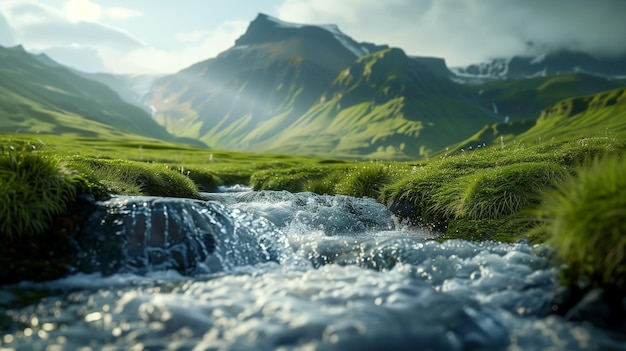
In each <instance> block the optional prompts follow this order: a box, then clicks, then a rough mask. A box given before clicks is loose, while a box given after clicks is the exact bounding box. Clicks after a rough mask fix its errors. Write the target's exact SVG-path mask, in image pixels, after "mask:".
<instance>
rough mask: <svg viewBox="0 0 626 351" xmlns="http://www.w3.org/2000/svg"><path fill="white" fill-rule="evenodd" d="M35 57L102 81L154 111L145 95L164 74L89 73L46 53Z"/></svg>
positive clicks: (47, 64) (134, 102) (147, 109)
mask: <svg viewBox="0 0 626 351" xmlns="http://www.w3.org/2000/svg"><path fill="white" fill-rule="evenodd" d="M34 58H35V59H37V61H39V62H41V63H43V64H44V65H46V66H50V67H55V68H59V67H61V68H65V69H68V70H70V71H71V72H72V73H74V74H76V75H78V76H80V77H83V78H85V79H89V80H93V81H96V82H98V83H102V84H104V85H106V86H107V87H109V88H110V89H111V90H113V91H114V92H116V93H117V94H118V95H119V96H120V98H122V100H124V101H126V102H128V103H129V104H132V105H135V106H137V107H140V108H141V109H143V110H145V111H146V112H149V113H150V114H152V112H153V111H152V110H151V109H150V108H149V107H148V106H147V105H146V104H144V102H143V100H144V97H145V96H146V95H147V94H148V93H149V92H150V89H152V84H153V83H154V81H155V80H156V79H158V78H160V77H161V76H162V75H156V74H111V73H87V72H83V71H79V70H77V69H75V68H70V67H67V66H65V65H62V64H60V63H58V62H57V61H55V60H53V59H51V58H50V56H48V54H46V53H40V54H37V55H34Z"/></svg>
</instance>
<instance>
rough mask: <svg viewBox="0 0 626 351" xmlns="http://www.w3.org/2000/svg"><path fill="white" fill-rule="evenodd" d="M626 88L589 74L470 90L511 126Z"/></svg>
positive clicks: (506, 83)
mask: <svg viewBox="0 0 626 351" xmlns="http://www.w3.org/2000/svg"><path fill="white" fill-rule="evenodd" d="M624 86H626V84H625V82H624V81H618V80H608V79H604V78H600V77H597V76H591V75H586V74H564V75H556V76H547V77H535V78H528V79H511V80H504V81H494V82H490V83H486V84H481V85H476V86H472V87H470V89H471V90H472V91H473V92H475V93H476V94H478V95H479V96H480V98H481V99H483V101H484V102H485V104H486V105H487V106H491V108H492V109H493V110H494V112H497V114H498V115H499V116H501V117H500V121H505V120H506V121H507V122H508V121H523V120H534V119H536V118H537V116H539V114H540V113H541V111H542V110H543V109H544V108H546V106H549V105H551V104H554V103H557V102H559V101H561V100H564V99H567V98H571V97H576V96H585V95H590V94H595V93H599V92H602V91H607V90H611V89H617V88H620V87H624ZM507 117H508V118H507Z"/></svg>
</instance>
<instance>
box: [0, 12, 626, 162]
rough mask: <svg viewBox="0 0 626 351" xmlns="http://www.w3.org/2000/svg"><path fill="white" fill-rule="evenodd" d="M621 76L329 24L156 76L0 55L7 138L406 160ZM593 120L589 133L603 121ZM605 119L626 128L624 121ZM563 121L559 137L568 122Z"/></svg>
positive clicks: (278, 31) (564, 61)
mask: <svg viewBox="0 0 626 351" xmlns="http://www.w3.org/2000/svg"><path fill="white" fill-rule="evenodd" d="M622 75H623V76H625V77H626V59H620V58H612V59H599V58H595V57H593V56H590V55H587V54H582V53H574V52H564V51H563V52H557V53H550V54H547V55H545V56H542V57H534V58H529V57H513V58H509V59H497V60H493V61H492V62H489V63H485V64H480V65H471V66H468V67H464V68H448V67H447V65H446V63H445V60H444V59H442V58H436V57H415V56H407V55H406V54H405V53H404V51H402V50H401V49H399V48H390V47H388V46H387V45H376V44H372V43H367V42H357V41H355V40H354V39H352V38H351V37H349V36H348V35H346V34H344V33H342V32H341V31H340V30H339V29H338V28H337V27H336V26H333V25H326V26H316V25H302V24H293V23H286V22H283V21H280V20H278V19H276V18H273V17H270V16H267V15H264V14H259V15H258V16H257V18H256V19H255V20H254V21H252V22H251V23H250V26H249V27H248V29H247V31H246V32H245V33H244V34H243V35H242V36H241V37H240V38H239V39H237V41H236V42H235V45H234V46H233V47H232V48H230V49H228V50H226V51H224V52H223V53H221V54H220V55H218V56H217V57H215V58H212V59H208V60H206V61H202V62H198V63H196V64H194V65H192V66H190V67H188V68H186V69H184V70H182V71H180V72H178V73H175V74H171V75H165V76H160V77H159V76H128V75H126V76H118V75H111V74H88V73H82V72H78V71H75V70H72V69H68V68H67V67H63V66H61V65H59V64H58V63H56V62H54V61H52V60H51V59H49V58H48V57H47V56H45V55H30V54H28V53H26V52H24V51H23V49H21V48H19V47H17V48H11V49H5V48H0V79H1V81H0V93H2V94H3V95H2V96H1V97H0V114H2V115H4V116H7V117H6V118H2V119H0V130H1V131H11V132H15V131H24V132H26V131H29V132H35V131H38V132H46V133H75V134H81V135H91V136H94V135H95V136H101V135H108V136H113V135H118V134H123V135H126V136H128V135H130V136H129V137H132V135H133V134H136V135H141V136H145V137H152V138H160V139H164V140H174V139H175V138H179V139H178V140H183V141H187V142H190V141H192V140H193V141H194V142H196V143H198V144H200V143H201V144H202V145H204V144H206V145H210V146H211V147H213V148H217V149H228V150H239V151H256V152H274V153H291V154H303V155H320V156H334V157H341V158H349V159H396V160H410V159H417V158H422V157H429V156H431V155H435V154H437V153H438V152H440V151H441V150H444V149H446V148H448V149H450V148H456V147H463V146H464V145H471V144H472V143H478V142H480V143H491V142H494V140H495V139H496V138H498V137H499V136H505V135H506V137H507V138H509V139H510V138H515V137H519V136H521V135H522V134H523V133H531V134H528V135H532V133H533V132H532V131H533V130H537V128H540V129H541V128H544V127H542V125H543V126H546V125H547V124H545V123H544V122H543V121H544V120H545V119H546V118H547V117H546V116H547V112H546V109H548V110H549V109H550V108H555V107H554V106H559V105H558V104H566V101H578V100H575V99H588V100H589V99H591V100H589V101H595V100H593V99H596V96H605V95H602V94H609V93H610V94H617V93H614V92H616V91H620V90H619V89H620V88H623V87H625V86H626V79H625V78H621V76H622ZM114 92H116V93H117V94H115V93H114ZM596 94H600V95H596ZM585 96H587V97H585ZM611 96H613V95H611ZM616 96H618V97H617V98H616V99H617V100H615V101H616V103H614V104H611V103H602V104H603V106H604V105H607V108H609V110H610V111H612V113H613V114H615V115H606V116H604V117H602V118H601V119H598V120H602V121H605V120H607V119H611V118H615V119H618V118H622V119H623V117H625V116H624V114H625V113H626V111H624V110H623V109H621V108H617V107H616V106H622V103H621V102H622V101H623V94H622V95H619V94H617V95H616ZM572 99H574V100H572ZM597 99H600V100H602V99H605V98H597ZM605 100H606V99H605ZM609 100H610V99H609ZM609 100H607V101H609ZM585 101H587V100H585ZM602 101H604V100H602ZM611 101H613V100H610V101H609V102H611ZM617 102H619V103H617ZM555 104H556V105H555ZM577 104H579V103H577ZM591 105H593V106H596V105H594V104H591ZM591 105H589V106H591ZM549 106H552V107H549ZM576 106H579V105H576ZM610 106H613V107H610ZM609 110H606V111H609ZM594 111H595V110H594ZM603 111H604V110H603ZM579 112H580V111H579ZM580 113H583V112H580ZM597 113H599V112H597V111H596V112H593V113H591V112H589V113H587V114H586V115H585V116H587V117H585V118H591V117H589V116H591V115H594V116H595V115H597ZM557 119H558V118H556V119H555V118H550V120H551V121H556V120H557ZM564 121H565V120H564ZM550 123H552V122H550ZM585 123H586V125H588V126H589V129H585V130H584V131H586V132H589V133H594V132H596V129H597V128H600V127H601V126H600V125H599V124H597V123H596V124H594V123H587V122H585ZM603 123H604V122H603ZM606 123H608V125H612V126H613V127H614V132H615V133H621V132H622V131H623V132H625V133H626V126H624V127H622V125H621V123H613V122H606ZM557 124H558V125H559V127H558V128H556V129H555V131H559V133H565V132H564V128H565V125H567V122H559V123H557ZM583 124H584V123H583ZM533 128H534V129H533ZM622 128H623V130H622ZM544 134H546V133H544ZM547 134H551V133H547ZM547 134H546V135H547ZM552 134H553V133H552ZM565 134H566V133H565ZM180 138H182V139H180Z"/></svg>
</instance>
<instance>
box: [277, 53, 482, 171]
mask: <svg viewBox="0 0 626 351" xmlns="http://www.w3.org/2000/svg"><path fill="white" fill-rule="evenodd" d="M460 88H462V87H459V86H457V85H456V84H454V83H452V82H451V81H450V80H448V79H445V78H443V77H441V76H440V75H438V74H437V73H434V72H432V70H431V69H430V67H428V66H426V65H423V64H421V63H419V62H418V61H416V60H414V59H412V58H409V57H407V56H406V54H405V53H404V52H403V51H402V50H400V49H396V48H390V49H385V50H381V51H378V52H375V53H372V54H369V55H365V56H363V57H361V58H359V59H357V60H356V61H355V62H354V63H352V64H351V65H350V66H348V67H347V68H345V69H344V70H342V72H340V73H339V75H338V76H337V77H336V79H335V80H334V81H333V83H332V85H331V86H330V88H329V89H327V90H326V92H325V93H324V94H323V95H322V97H321V98H320V100H319V101H318V102H317V103H316V104H315V105H313V106H312V107H311V108H310V109H309V111H307V113H305V114H304V115H303V116H302V117H300V118H299V119H298V120H297V121H296V122H295V123H294V124H293V125H292V126H291V127H290V128H289V130H288V131H285V133H282V134H281V135H280V136H279V137H277V138H276V140H273V141H272V143H271V146H270V147H269V149H270V151H273V152H281V153H297V154H319V155H322V154H329V153H330V154H332V155H335V156H339V157H355V156H356V155H360V156H361V157H364V158H385V159H415V158H418V157H426V156H428V155H429V154H432V153H433V152H435V151H438V150H439V149H443V148H445V147H446V146H447V145H449V144H451V143H453V142H456V141H459V140H462V139H464V138H466V137H467V136H468V135H470V134H472V133H473V132H474V131H476V130H477V129H479V128H480V127H482V126H483V125H485V124H486V123H489V122H493V121H494V119H493V118H492V116H491V115H490V114H489V113H488V111H486V110H485V109H484V108H483V107H482V106H480V105H479V104H478V103H476V102H475V101H474V100H472V99H471V98H470V97H468V96H467V95H465V94H464V92H463V91H462V89H460Z"/></svg>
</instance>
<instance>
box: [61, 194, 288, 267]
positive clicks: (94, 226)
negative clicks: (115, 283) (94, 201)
mask: <svg viewBox="0 0 626 351" xmlns="http://www.w3.org/2000/svg"><path fill="white" fill-rule="evenodd" d="M75 238H76V240H75V242H76V245H77V248H78V250H79V255H78V257H77V260H76V262H75V264H74V265H73V266H74V269H75V270H76V271H80V272H85V273H90V272H102V273H103V274H113V273H124V272H132V273H145V272H149V271H154V270H167V269H174V270H177V271H179V272H181V273H184V274H193V273H198V272H216V271H222V270H229V269H232V268H233V267H238V266H243V265H252V264H256V263H259V262H267V261H274V262H279V263H280V262H281V261H282V260H285V259H287V257H289V256H290V255H291V256H293V255H292V251H291V250H290V249H289V248H288V246H287V241H286V239H285V237H284V236H283V235H281V234H280V233H279V232H278V231H277V230H276V228H275V227H274V226H273V224H272V223H270V222H269V221H267V220H265V219H264V218H261V217H258V216H254V215H252V214H250V213H247V212H244V211H241V210H240V209H237V208H227V207H225V206H223V205H221V204H218V203H215V202H207V201H199V200H190V199H172V198H156V197H140V196H139V197H115V198H112V199H111V200H108V201H104V202H100V203H99V204H98V208H97V209H96V211H94V213H93V214H92V215H91V216H90V218H89V219H88V220H87V221H86V222H85V224H84V225H83V226H82V227H81V230H80V231H79V232H78V233H77V234H76V235H75Z"/></svg>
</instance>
